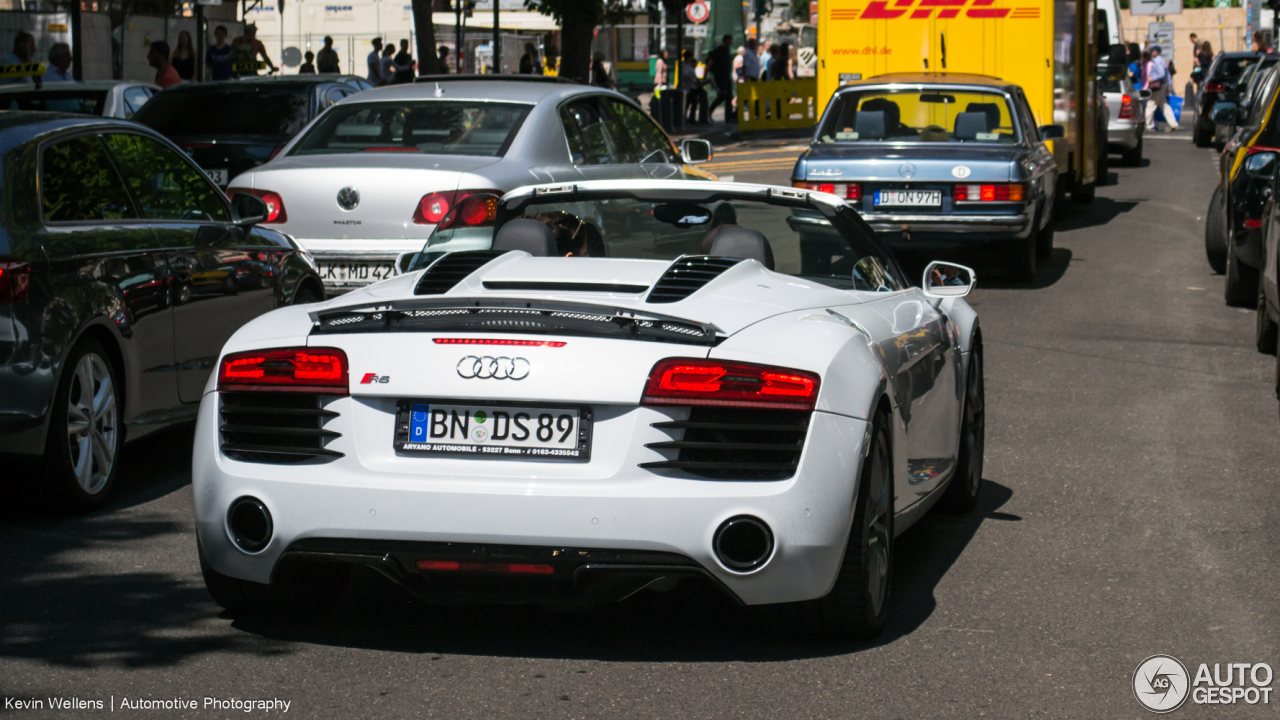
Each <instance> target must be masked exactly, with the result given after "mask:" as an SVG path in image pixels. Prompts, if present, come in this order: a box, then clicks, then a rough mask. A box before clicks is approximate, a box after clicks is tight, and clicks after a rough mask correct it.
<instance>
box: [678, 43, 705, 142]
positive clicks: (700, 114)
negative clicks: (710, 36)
mask: <svg viewBox="0 0 1280 720" xmlns="http://www.w3.org/2000/svg"><path fill="white" fill-rule="evenodd" d="M680 89H681V90H684V104H685V122H687V123H688V124H690V125H706V124H707V91H706V90H704V89H703V88H702V81H701V80H700V79H699V78H698V60H697V59H696V58H695V57H694V56H693V50H690V49H689V48H685V49H684V52H683V53H681V55H680Z"/></svg>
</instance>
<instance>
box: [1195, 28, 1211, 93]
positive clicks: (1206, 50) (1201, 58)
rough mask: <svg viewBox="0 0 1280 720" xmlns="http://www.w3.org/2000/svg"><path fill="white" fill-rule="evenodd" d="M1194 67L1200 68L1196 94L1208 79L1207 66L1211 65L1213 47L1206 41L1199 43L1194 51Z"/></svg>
mask: <svg viewBox="0 0 1280 720" xmlns="http://www.w3.org/2000/svg"><path fill="white" fill-rule="evenodd" d="M1196 65H1197V66H1198V67H1199V68H1200V72H1199V77H1197V78H1196V92H1200V88H1201V87H1202V86H1203V85H1204V80H1205V78H1207V77H1209V66H1211V65H1213V45H1212V44H1210V42H1209V41H1208V40H1205V41H1204V42H1202V43H1200V46H1199V47H1198V48H1197V49H1196Z"/></svg>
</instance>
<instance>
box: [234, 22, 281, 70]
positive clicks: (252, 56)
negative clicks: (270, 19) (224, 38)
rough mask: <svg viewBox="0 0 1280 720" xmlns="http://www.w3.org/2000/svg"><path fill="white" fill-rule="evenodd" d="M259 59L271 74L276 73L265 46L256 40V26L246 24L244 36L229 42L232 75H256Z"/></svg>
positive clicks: (274, 65)
mask: <svg viewBox="0 0 1280 720" xmlns="http://www.w3.org/2000/svg"><path fill="white" fill-rule="evenodd" d="M259 57H261V58H262V59H263V61H265V62H266V63H267V67H269V68H271V72H275V71H276V64H275V63H273V62H271V58H270V57H267V46H266V45H263V44H262V41H261V40H259V39H258V26H257V25H255V24H253V23H247V24H246V25H245V26H244V34H243V35H241V36H240V37H238V38H236V39H235V40H232V41H231V72H232V74H233V75H235V76H237V77H239V76H244V75H257V74H258V66H259V63H258V58H259Z"/></svg>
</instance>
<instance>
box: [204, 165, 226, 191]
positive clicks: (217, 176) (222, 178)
mask: <svg viewBox="0 0 1280 720" xmlns="http://www.w3.org/2000/svg"><path fill="white" fill-rule="evenodd" d="M204 174H205V175H208V176H209V179H210V180H212V181H213V184H214V185H217V186H218V187H226V186H227V181H228V180H230V178H228V177H227V170H226V168H220V169H218V170H205V171H204Z"/></svg>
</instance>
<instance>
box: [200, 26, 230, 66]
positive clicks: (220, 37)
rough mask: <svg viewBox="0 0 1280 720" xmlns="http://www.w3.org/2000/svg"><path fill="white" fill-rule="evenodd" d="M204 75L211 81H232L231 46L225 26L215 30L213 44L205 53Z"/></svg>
mask: <svg viewBox="0 0 1280 720" xmlns="http://www.w3.org/2000/svg"><path fill="white" fill-rule="evenodd" d="M204 74H205V77H206V78H208V79H209V80H230V79H231V46H230V45H228V44H227V28H226V27H225V26H223V25H219V26H218V27H216V28H214V30H213V44H212V45H210V46H209V47H208V48H207V49H206V50H205V51H204Z"/></svg>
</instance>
